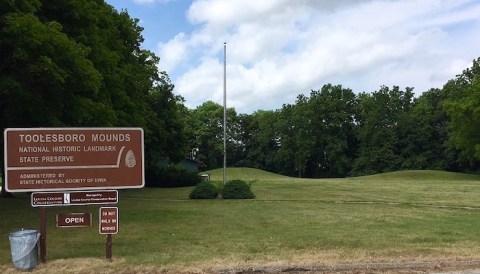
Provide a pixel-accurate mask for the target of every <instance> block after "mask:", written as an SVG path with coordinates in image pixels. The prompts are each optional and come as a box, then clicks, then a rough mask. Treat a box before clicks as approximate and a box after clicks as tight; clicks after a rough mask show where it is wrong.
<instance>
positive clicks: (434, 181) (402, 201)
mask: <svg viewBox="0 0 480 274" xmlns="http://www.w3.org/2000/svg"><path fill="white" fill-rule="evenodd" d="M209 173H210V175H211V178H212V180H215V181H218V182H221V180H222V178H223V177H222V176H223V173H222V170H221V169H219V170H212V171H210V172H209ZM227 176H228V178H229V179H242V180H245V181H247V182H248V181H251V182H253V184H252V189H253V191H254V193H255V195H256V196H257V198H256V199H254V200H190V199H188V194H189V193H190V191H191V189H192V188H176V189H140V190H122V191H120V198H119V199H120V203H119V204H118V207H119V215H120V231H119V233H118V234H117V235H114V237H113V253H114V257H121V258H124V259H125V263H126V264H129V265H140V264H144V265H154V266H158V267H167V268H168V267H174V266H196V265H209V264H222V265H224V264H229V263H240V264H249V263H267V262H287V263H288V262H298V261H302V262H304V261H307V262H320V263H322V262H350V261H387V260H388V261H390V260H417V259H422V258H445V257H448V258H456V259H458V258H460V259H462V258H475V259H479V258H480V229H479V227H480V207H479V204H478V201H479V197H480V180H479V179H480V176H474V175H464V174H455V173H447V172H437V171H408V172H394V173H388V174H380V175H375V176H366V177H358V178H348V179H321V180H320V179H318V180H313V179H299V178H290V177H285V176H278V175H275V174H272V173H268V172H264V171H259V170H255V169H243V168H242V169H240V168H238V169H237V168H235V169H228V171H227ZM61 211H63V212H92V214H93V219H94V221H93V226H92V227H90V228H69V229H60V228H56V227H55V215H56V214H57V213H58V212H61ZM47 214H48V229H47V230H48V239H47V242H48V258H49V259H61V258H83V257H99V258H102V257H103V256H104V242H105V237H104V236H102V235H99V233H98V220H97V219H98V206H83V207H82V206H78V207H52V208H48V209H47ZM38 219H39V210H38V209H37V208H32V207H31V206H30V198H29V196H28V195H26V194H16V195H15V198H13V199H0V264H7V263H10V255H9V252H10V248H9V243H8V233H9V232H12V231H14V230H16V229H18V228H21V227H29V228H37V227H38ZM2 235H3V236H2Z"/></svg>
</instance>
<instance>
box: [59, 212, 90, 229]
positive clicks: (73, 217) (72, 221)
mask: <svg viewBox="0 0 480 274" xmlns="http://www.w3.org/2000/svg"><path fill="white" fill-rule="evenodd" d="M90 226H92V214H91V213H58V214H57V227H90Z"/></svg>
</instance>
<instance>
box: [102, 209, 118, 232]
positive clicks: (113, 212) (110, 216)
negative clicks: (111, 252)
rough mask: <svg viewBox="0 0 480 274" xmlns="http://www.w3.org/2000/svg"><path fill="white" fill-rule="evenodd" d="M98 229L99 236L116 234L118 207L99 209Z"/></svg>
mask: <svg viewBox="0 0 480 274" xmlns="http://www.w3.org/2000/svg"><path fill="white" fill-rule="evenodd" d="M99 219H100V220H99V222H98V229H99V232H100V234H117V233H118V207H101V208H100V213H99Z"/></svg>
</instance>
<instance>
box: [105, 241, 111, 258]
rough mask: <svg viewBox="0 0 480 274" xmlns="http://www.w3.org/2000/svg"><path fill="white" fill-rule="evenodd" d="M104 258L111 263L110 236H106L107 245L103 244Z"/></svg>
mask: <svg viewBox="0 0 480 274" xmlns="http://www.w3.org/2000/svg"><path fill="white" fill-rule="evenodd" d="M105 257H106V258H107V260H109V261H110V262H111V261H112V234H107V243H106V244H105Z"/></svg>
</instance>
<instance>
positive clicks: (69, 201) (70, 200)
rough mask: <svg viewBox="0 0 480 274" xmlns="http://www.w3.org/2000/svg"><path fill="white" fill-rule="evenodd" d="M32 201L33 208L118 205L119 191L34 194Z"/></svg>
mask: <svg viewBox="0 0 480 274" xmlns="http://www.w3.org/2000/svg"><path fill="white" fill-rule="evenodd" d="M31 200H32V207H39V206H70V205H96V204H116V203H118V191H117V190H103V191H74V192H33V193H32V199H31Z"/></svg>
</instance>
